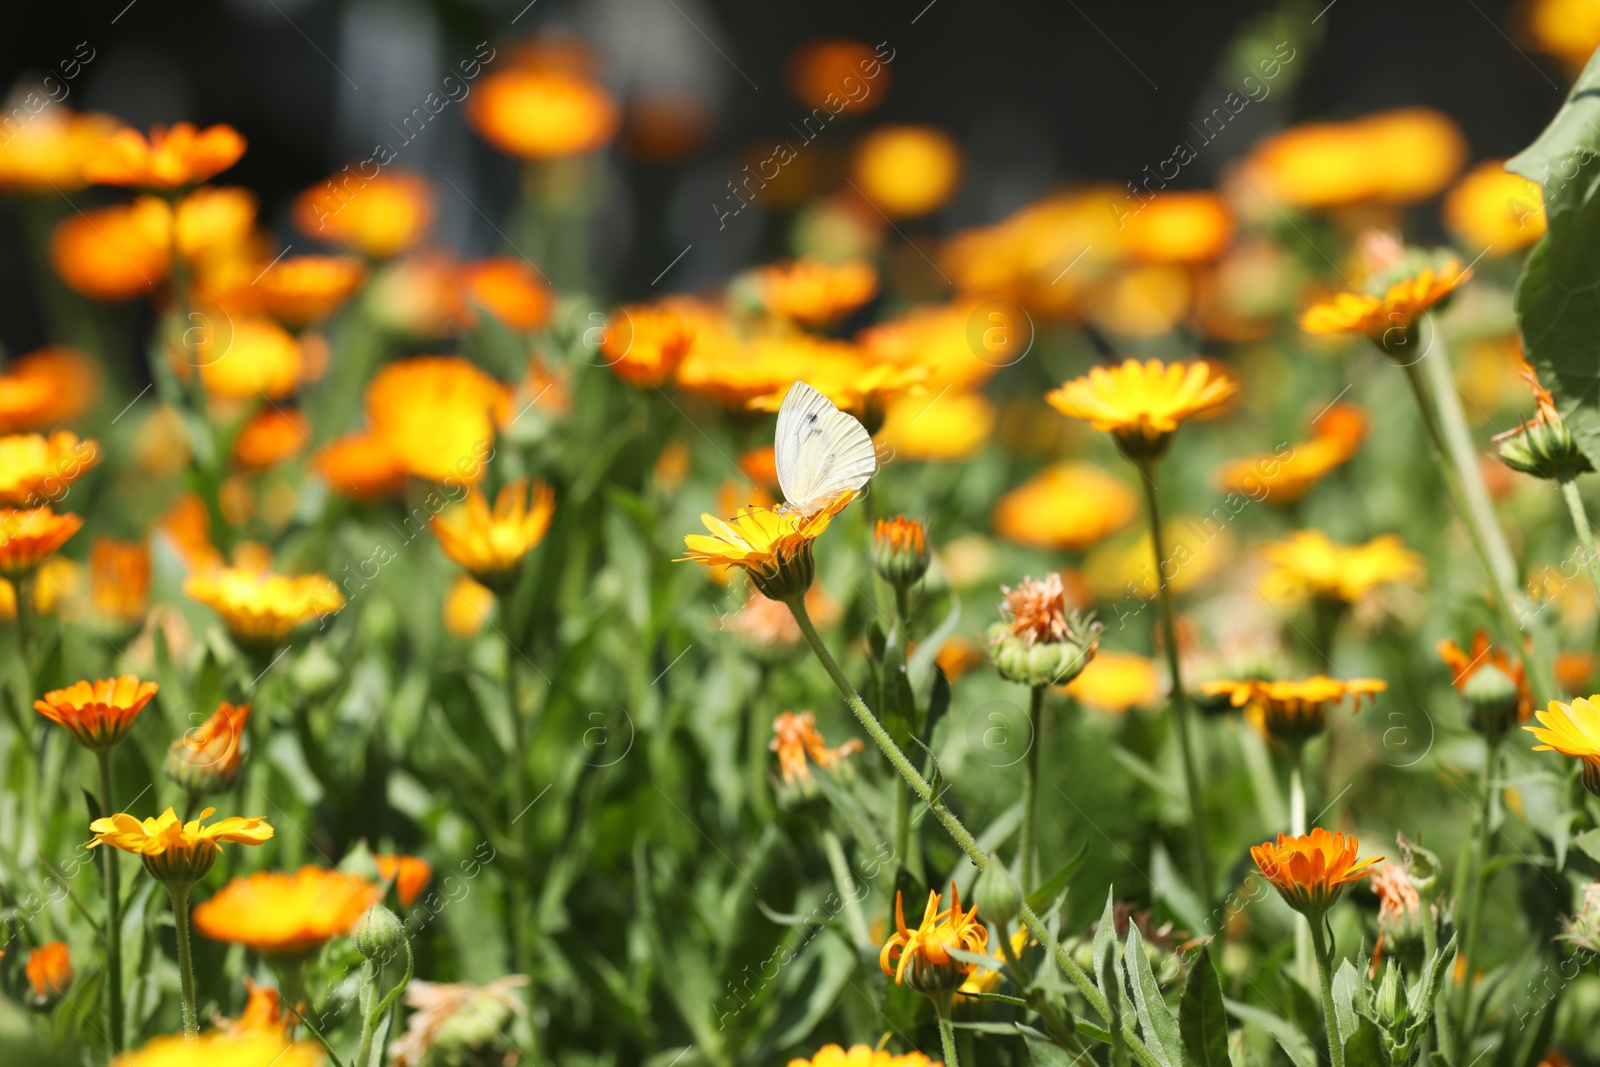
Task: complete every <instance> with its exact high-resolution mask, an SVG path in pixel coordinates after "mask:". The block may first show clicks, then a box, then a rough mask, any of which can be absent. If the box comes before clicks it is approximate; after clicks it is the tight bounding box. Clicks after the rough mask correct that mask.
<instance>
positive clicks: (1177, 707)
mask: <svg viewBox="0 0 1600 1067" xmlns="http://www.w3.org/2000/svg"><path fill="white" fill-rule="evenodd" d="M1139 471H1140V473H1141V474H1142V475H1143V481H1144V499H1145V507H1146V510H1147V511H1148V512H1149V517H1150V543H1151V546H1152V548H1153V549H1154V551H1155V557H1156V581H1157V583H1158V594H1159V599H1160V601H1161V636H1162V639H1163V640H1162V643H1163V644H1165V645H1166V653H1167V671H1168V673H1169V674H1170V675H1171V676H1172V720H1173V723H1174V724H1175V725H1176V726H1177V729H1178V748H1179V749H1180V750H1181V751H1182V753H1183V781H1184V785H1185V787H1186V788H1187V790H1188V793H1189V837H1190V839H1191V841H1192V843H1193V846H1194V865H1195V879H1196V882H1197V884H1196V886H1195V889H1196V890H1197V891H1198V893H1199V894H1200V900H1201V903H1203V904H1205V906H1206V907H1207V908H1210V906H1211V892H1212V886H1211V849H1210V846H1209V845H1207V843H1206V820H1205V805H1204V803H1203V800H1202V797H1201V791H1200V773H1199V771H1198V770H1196V767H1195V758H1194V741H1193V739H1192V738H1191V737H1190V736H1189V694H1188V692H1187V691H1186V690H1185V689H1184V687H1183V670H1182V668H1181V667H1180V666H1179V663H1178V627H1177V622H1176V621H1175V614H1174V611H1173V607H1172V589H1171V587H1170V586H1168V584H1167V575H1166V572H1165V571H1164V570H1163V569H1162V567H1163V565H1164V564H1165V562H1166V547H1165V544H1164V542H1163V540H1162V536H1161V502H1160V499H1159V497H1158V495H1157V493H1156V480H1155V474H1156V461H1155V460H1154V459H1150V460H1145V461H1143V462H1141V463H1140V464H1139Z"/></svg>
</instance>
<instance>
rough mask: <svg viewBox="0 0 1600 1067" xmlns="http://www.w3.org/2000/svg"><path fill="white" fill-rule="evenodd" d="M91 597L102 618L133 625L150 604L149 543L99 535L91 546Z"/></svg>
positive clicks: (141, 617)
mask: <svg viewBox="0 0 1600 1067" xmlns="http://www.w3.org/2000/svg"><path fill="white" fill-rule="evenodd" d="M89 597H90V600H91V602H92V603H93V604H94V610H95V614H96V615H99V616H100V617H101V618H102V619H109V620H111V621H112V622H118V623H122V624H124V625H131V624H133V623H136V622H138V621H139V620H141V619H143V618H144V614H145V610H146V609H147V608H148V607H149V605H150V545H149V542H146V541H116V540H113V539H112V538H109V537H104V536H101V537H97V538H95V540H94V544H93V545H91V546H90V548H89Z"/></svg>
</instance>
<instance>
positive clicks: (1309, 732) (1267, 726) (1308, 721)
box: [1201, 674, 1389, 745]
mask: <svg viewBox="0 0 1600 1067" xmlns="http://www.w3.org/2000/svg"><path fill="white" fill-rule="evenodd" d="M1388 688H1389V685H1388V683H1387V682H1382V681H1379V680H1378V679H1376V678H1353V679H1349V680H1343V679H1335V678H1329V677H1327V676H1326V675H1322V674H1317V675H1313V676H1312V677H1310V678H1303V679H1300V680H1298V681H1280V682H1270V681H1262V680H1259V679H1253V678H1251V679H1245V680H1243V681H1237V682H1235V681H1215V682H1206V683H1205V684H1204V685H1203V686H1201V690H1202V691H1203V692H1205V693H1206V694H1207V695H1209V696H1224V695H1225V696H1227V697H1228V702H1229V703H1230V704H1232V705H1233V706H1234V707H1236V708H1244V709H1246V710H1245V715H1246V717H1247V718H1249V719H1250V720H1251V721H1252V722H1253V723H1255V725H1256V726H1257V728H1259V729H1260V730H1262V731H1263V732H1264V733H1266V735H1267V736H1268V737H1271V738H1272V739H1273V740H1276V741H1282V742H1286V743H1288V744H1291V745H1298V744H1302V743H1304V742H1305V741H1307V740H1309V739H1311V738H1313V737H1315V736H1316V735H1317V734H1320V733H1321V732H1322V730H1323V728H1324V727H1325V726H1326V725H1327V721H1328V708H1329V707H1331V706H1332V705H1335V704H1339V703H1342V702H1343V701H1344V699H1345V698H1346V697H1349V698H1351V699H1352V701H1353V702H1352V704H1351V710H1352V711H1356V710H1359V709H1360V707H1361V701H1362V700H1363V699H1371V698H1372V697H1373V696H1374V695H1375V694H1377V693H1382V692H1384V691H1385V690H1387V689H1388Z"/></svg>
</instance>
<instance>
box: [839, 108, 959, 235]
mask: <svg viewBox="0 0 1600 1067" xmlns="http://www.w3.org/2000/svg"><path fill="white" fill-rule="evenodd" d="M850 166H851V172H852V174H853V175H854V178H855V183H856V185H857V186H859V187H860V191H861V195H862V196H864V197H866V198H867V201H868V202H869V203H870V204H872V205H873V206H875V207H877V208H878V209H879V210H881V211H882V212H883V213H884V214H885V215H888V216H889V217H890V218H910V217H913V216H916V215H926V214H928V213H929V212H931V211H937V210H938V209H939V208H941V207H943V206H944V204H945V201H947V200H949V199H950V195H951V194H952V193H954V192H955V191H956V186H957V185H958V184H959V183H960V181H961V149H960V148H959V147H958V146H957V145H956V142H955V140H954V139H953V138H952V137H950V135H949V134H947V133H945V132H944V131H943V130H939V129H935V128H934V127H932V126H883V127H880V128H878V129H876V130H873V131H872V132H871V133H869V134H867V135H866V136H865V137H863V138H862V139H861V140H860V141H859V142H858V143H857V144H856V147H855V153H854V156H853V158H852V159H851V165H850Z"/></svg>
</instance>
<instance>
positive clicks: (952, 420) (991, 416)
mask: <svg viewBox="0 0 1600 1067" xmlns="http://www.w3.org/2000/svg"><path fill="white" fill-rule="evenodd" d="M995 418H996V413H995V408H994V404H993V403H991V402H990V401H989V398H988V397H986V396H984V395H983V394H982V393H930V394H926V395H923V396H909V395H908V396H901V397H896V398H895V399H894V400H892V401H890V403H889V406H888V409H887V410H886V411H885V413H884V419H883V427H882V428H881V429H880V430H879V431H878V432H877V434H876V440H877V442H878V444H879V445H880V446H882V447H885V448H889V449H892V450H893V451H894V455H895V457H896V458H897V459H911V460H928V461H932V462H942V463H954V462H956V461H958V460H963V459H968V458H970V457H971V456H973V455H974V454H976V453H977V451H978V450H979V449H980V448H982V447H983V445H984V442H985V441H987V440H989V435H990V434H992V433H993V432H994V423H995Z"/></svg>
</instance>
